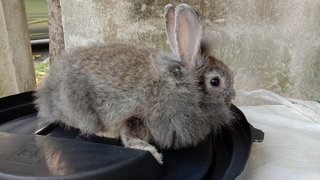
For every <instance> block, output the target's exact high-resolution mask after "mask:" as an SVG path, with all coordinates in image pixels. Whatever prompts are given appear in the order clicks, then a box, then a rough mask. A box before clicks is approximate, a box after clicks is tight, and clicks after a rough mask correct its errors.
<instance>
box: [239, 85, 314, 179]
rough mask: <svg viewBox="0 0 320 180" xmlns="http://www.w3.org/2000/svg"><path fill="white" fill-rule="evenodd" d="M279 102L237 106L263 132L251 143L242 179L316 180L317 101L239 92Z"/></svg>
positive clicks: (268, 93) (262, 92)
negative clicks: (258, 138) (258, 141)
mask: <svg viewBox="0 0 320 180" xmlns="http://www.w3.org/2000/svg"><path fill="white" fill-rule="evenodd" d="M240 94H241V95H246V96H250V97H256V98H263V99H265V100H269V101H272V102H273V103H274V102H278V103H279V104H280V105H261V106H240V107H239V108H240V109H241V110H242V111H243V113H244V114H245V116H246V117H247V119H248V121H249V122H250V123H251V124H252V125H253V126H254V127H256V128H258V129H261V130H262V131H264V133H265V135H264V141H263V142H262V143H254V144H253V146H252V151H251V154H250V157H249V160H248V163H247V166H246V168H245V170H244V171H243V173H242V174H241V175H240V176H239V177H238V178H237V179H244V180H250V179H254V180H271V179H272V180H285V179H288V180H320V104H319V103H317V102H312V101H302V100H297V99H286V98H283V97H281V96H278V95H276V94H274V93H272V92H270V91H266V90H257V91H252V92H241V93H240Z"/></svg>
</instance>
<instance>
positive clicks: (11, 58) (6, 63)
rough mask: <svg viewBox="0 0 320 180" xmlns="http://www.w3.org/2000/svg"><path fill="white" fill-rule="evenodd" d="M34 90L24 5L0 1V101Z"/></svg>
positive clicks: (34, 82)
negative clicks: (4, 97)
mask: <svg viewBox="0 0 320 180" xmlns="http://www.w3.org/2000/svg"><path fill="white" fill-rule="evenodd" d="M35 88H36V81H35V75H34V67H33V63H32V56H31V46H30V39H29V36H28V31H27V20H26V13H25V9H24V1H22V0H10V1H8V0H0V97H2V96H8V95H12V94H16V93H20V92H24V91H31V90H35Z"/></svg>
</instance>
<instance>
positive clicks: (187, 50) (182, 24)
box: [174, 3, 202, 68]
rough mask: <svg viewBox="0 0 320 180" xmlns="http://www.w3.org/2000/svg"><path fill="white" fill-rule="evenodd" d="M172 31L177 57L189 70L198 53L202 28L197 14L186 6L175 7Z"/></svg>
mask: <svg viewBox="0 0 320 180" xmlns="http://www.w3.org/2000/svg"><path fill="white" fill-rule="evenodd" d="M174 31H175V35H176V40H177V50H178V55H179V57H180V58H181V60H182V61H184V62H185V63H186V64H187V65H188V66H189V67H190V68H194V67H195V66H196V58H197V55H198V53H199V51H200V42H201V38H202V26H201V23H200V19H199V16H198V14H197V13H196V11H195V10H193V9H192V7H190V6H189V5H188V4H185V3H184V4H180V5H178V6H177V7H176V10H175V30H174Z"/></svg>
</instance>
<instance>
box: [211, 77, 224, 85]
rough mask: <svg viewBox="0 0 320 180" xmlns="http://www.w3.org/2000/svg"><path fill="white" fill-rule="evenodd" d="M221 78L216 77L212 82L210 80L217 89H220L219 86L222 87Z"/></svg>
mask: <svg viewBox="0 0 320 180" xmlns="http://www.w3.org/2000/svg"><path fill="white" fill-rule="evenodd" d="M220 81H221V80H220V78H219V77H214V78H212V79H211V80H210V84H211V85H212V86H215V87H218V86H220Z"/></svg>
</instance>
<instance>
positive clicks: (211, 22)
mask: <svg viewBox="0 0 320 180" xmlns="http://www.w3.org/2000/svg"><path fill="white" fill-rule="evenodd" d="M169 2H170V3H173V4H175V5H177V4H179V3H180V2H179V1H168V0H163V1H155V0H87V1H80V0H61V5H62V23H63V28H64V38H65V45H66V49H68V48H72V47H75V46H84V45H86V44H88V43H92V42H109V41H113V40H125V41H127V40H128V41H137V42H140V43H144V44H146V45H148V46H152V47H158V48H162V49H165V50H169V46H168V45H167V44H166V36H165V28H164V22H163V7H164V5H165V4H167V3H169ZM184 2H187V3H189V4H190V5H192V6H193V7H194V8H195V9H196V10H197V11H198V12H199V14H200V16H201V17H202V21H203V24H204V27H205V29H206V30H207V31H208V32H211V33H212V35H213V36H214V37H215V40H216V44H215V46H214V49H213V54H214V55H215V56H216V57H218V58H219V59H221V60H223V61H224V62H226V64H228V65H229V66H230V67H231V68H232V69H233V70H234V71H235V74H236V80H235V86H236V89H237V90H255V89H261V88H264V89H269V90H271V91H273V92H276V93H279V94H281V95H284V96H289V97H294V98H301V99H307V100H313V99H319V98H320V91H319V89H320V21H319V19H320V1H319V0H305V1H301V0H260V1H257V0H186V1H184Z"/></svg>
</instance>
